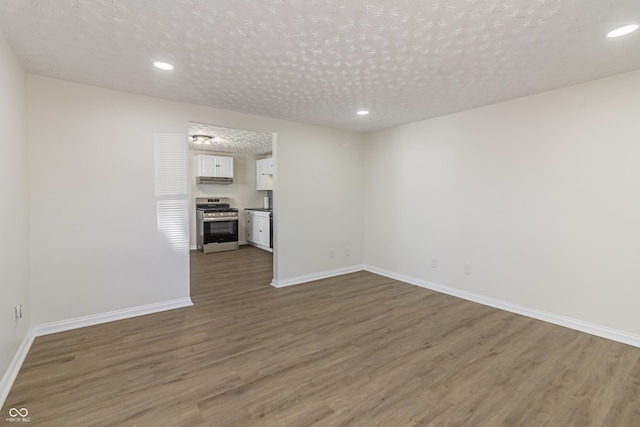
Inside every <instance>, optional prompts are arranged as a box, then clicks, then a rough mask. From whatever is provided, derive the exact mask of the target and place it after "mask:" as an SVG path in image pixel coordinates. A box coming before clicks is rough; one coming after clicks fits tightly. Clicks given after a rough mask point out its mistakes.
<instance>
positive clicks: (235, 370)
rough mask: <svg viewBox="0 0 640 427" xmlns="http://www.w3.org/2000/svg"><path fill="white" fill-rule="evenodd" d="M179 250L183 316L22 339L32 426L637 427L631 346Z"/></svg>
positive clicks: (389, 287) (460, 303)
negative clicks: (283, 278) (186, 259)
mask: <svg viewBox="0 0 640 427" xmlns="http://www.w3.org/2000/svg"><path fill="white" fill-rule="evenodd" d="M271 277H272V255H271V254H270V253H268V252H265V251H262V250H259V249H256V248H252V247H243V248H242V249H241V250H239V251H234V252H225V253H218V254H207V255H204V254H200V253H197V252H193V253H192V254H191V288H192V289H191V293H192V300H193V302H194V306H193V307H189V308H184V309H178V310H172V311H168V312H162V313H156V314H152V315H148V316H141V317H137V318H132V319H125V320H121V321H117V322H112V323H108V324H102V325H96V326H92V327H88V328H82V329H78V330H74V331H68V332H62V333H58V334H53V335H48V336H44V337H38V338H37V339H36V340H35V342H34V344H33V346H32V348H31V350H30V352H29V354H28V356H27V358H26V360H25V362H24V364H23V367H22V369H21V371H20V373H19V375H18V378H17V379H16V382H15V384H14V386H13V389H12V390H11V393H10V394H9V397H8V399H7V402H6V404H5V407H4V408H3V409H2V411H3V414H5V415H6V414H7V413H8V409H9V408H11V407H18V408H22V407H26V408H28V409H29V412H30V413H29V416H30V417H31V419H32V422H31V425H42V426H121V425H132V426H216V427H218V426H311V425H314V426H357V427H358V426H363V427H371V426H393V427H396V426H472V427H476V426H554V427H555V426H634V427H635V426H639V425H640V349H638V348H635V347H631V346H627V345H624V344H620V343H615V342H612V341H608V340H605V339H601V338H597V337H593V336H590V335H587V334H583V333H580V332H576V331H573V330H570V329H566V328H562V327H559V326H554V325H551V324H548V323H545V322H541V321H537V320H534V319H530V318H527V317H523V316H518V315H515V314H512V313H508V312H504V311H501V310H497V309H493V308H490V307H486V306H483V305H480V304H475V303H472V302H468V301H464V300H460V299H458V298H455V297H452V296H449V295H444V294H440V293H437V292H433V291H429V290H426V289H422V288H418V287H415V286H411V285H408V284H404V283H401V282H398V281H395V280H392V279H389V278H386V277H382V276H377V275H374V274H371V273H368V272H356V273H352V274H348V275H344V276H340V277H335V278H329V279H323V280H319V281H316V282H313V283H309V284H303V285H297V286H292V287H288V288H283V289H275V288H273V287H271V286H270V285H269V284H270V282H271Z"/></svg>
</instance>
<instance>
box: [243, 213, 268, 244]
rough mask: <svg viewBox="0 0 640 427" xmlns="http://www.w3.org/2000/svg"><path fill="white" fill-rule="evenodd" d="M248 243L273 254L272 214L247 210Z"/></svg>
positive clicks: (246, 228)
mask: <svg viewBox="0 0 640 427" xmlns="http://www.w3.org/2000/svg"><path fill="white" fill-rule="evenodd" d="M245 216H246V224H245V230H246V233H247V243H249V244H250V245H253V246H256V247H258V248H260V249H264V250H267V251H270V252H272V251H273V250H272V249H271V213H270V212H265V211H253V210H247V211H246V212H245Z"/></svg>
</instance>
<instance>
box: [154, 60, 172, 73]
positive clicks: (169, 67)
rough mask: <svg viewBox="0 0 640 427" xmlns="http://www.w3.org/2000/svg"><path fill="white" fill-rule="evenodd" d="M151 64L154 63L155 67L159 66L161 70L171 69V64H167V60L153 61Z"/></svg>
mask: <svg viewBox="0 0 640 427" xmlns="http://www.w3.org/2000/svg"><path fill="white" fill-rule="evenodd" d="M153 65H155V66H156V68H160V69H161V70H165V71H171V70H173V65H171V64H169V63H168V62H161V61H157V62H154V63H153Z"/></svg>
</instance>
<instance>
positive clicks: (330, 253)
mask: <svg viewBox="0 0 640 427" xmlns="http://www.w3.org/2000/svg"><path fill="white" fill-rule="evenodd" d="M334 255H335V253H334V251H333V248H329V258H333V257H334Z"/></svg>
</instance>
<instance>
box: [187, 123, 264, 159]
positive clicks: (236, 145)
mask: <svg viewBox="0 0 640 427" xmlns="http://www.w3.org/2000/svg"><path fill="white" fill-rule="evenodd" d="M194 135H207V136H210V137H211V140H209V141H207V142H206V143H198V142H196V141H194V138H193V136H194ZM272 141H273V138H272V136H271V134H270V133H266V132H251V131H248V130H242V129H230V128H223V127H220V126H212V125H207V124H203V123H195V122H191V123H189V148H190V149H192V150H200V151H215V152H221V153H244V154H267V153H271V146H272Z"/></svg>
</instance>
